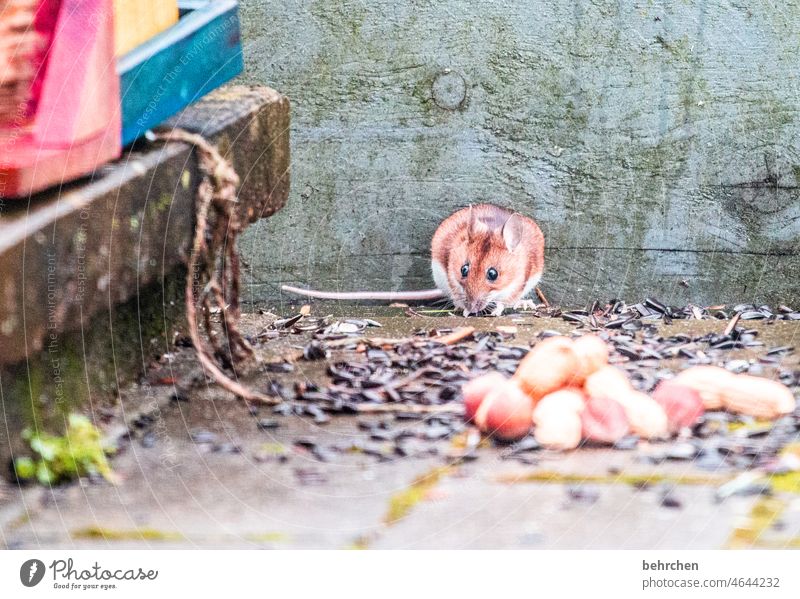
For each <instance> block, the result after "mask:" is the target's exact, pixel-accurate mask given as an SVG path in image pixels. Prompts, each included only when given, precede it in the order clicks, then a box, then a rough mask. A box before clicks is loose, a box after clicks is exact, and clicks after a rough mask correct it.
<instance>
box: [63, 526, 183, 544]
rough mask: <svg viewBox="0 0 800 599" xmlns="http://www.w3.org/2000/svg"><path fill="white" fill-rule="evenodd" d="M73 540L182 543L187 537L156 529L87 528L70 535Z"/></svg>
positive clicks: (74, 531)
mask: <svg viewBox="0 0 800 599" xmlns="http://www.w3.org/2000/svg"><path fill="white" fill-rule="evenodd" d="M70 536H71V537H72V538H73V539H91V540H95V539H102V540H104V541H181V540H183V539H184V538H185V537H184V536H183V535H182V534H180V533H177V532H166V531H161V530H157V529H154V528H134V529H130V530H117V529H112V528H103V527H101V526H87V527H86V528H79V529H77V530H73V531H72V532H71V533H70Z"/></svg>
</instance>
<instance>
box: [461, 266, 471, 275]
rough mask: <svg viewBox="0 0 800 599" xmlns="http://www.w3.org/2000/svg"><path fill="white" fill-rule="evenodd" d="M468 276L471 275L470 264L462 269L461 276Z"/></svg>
mask: <svg viewBox="0 0 800 599" xmlns="http://www.w3.org/2000/svg"><path fill="white" fill-rule="evenodd" d="M468 274H469V263H467V264H465V265H464V266H462V267H461V276H462V277H464V278H466V277H467V275H468Z"/></svg>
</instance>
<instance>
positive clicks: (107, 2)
mask: <svg viewBox="0 0 800 599" xmlns="http://www.w3.org/2000/svg"><path fill="white" fill-rule="evenodd" d="M48 2H49V0H45V2H44V3H43V5H42V6H41V7H40V10H43V9H44V10H45V12H44V15H46V16H45V17H43V18H42V19H41V20H39V19H38V13H37V28H38V27H39V26H42V24H46V23H47V18H48V17H50V18H51V17H52V14H53V12H52V7H53V6H55V7H57V19H55V21H52V19H51V22H50V26H51V27H52V26H53V25H54V26H55V29H54V31H53V34H52V38H51V43H50V44H49V47H48V52H47V57H46V62H45V64H44V70H43V72H42V74H41V76H40V78H39V80H40V82H39V83H35V84H34V86H33V90H34V92H36V93H38V97H34V98H33V100H32V102H31V103H30V105H32V106H35V111H34V113H33V114H32V115H31V117H30V119H29V124H28V125H27V126H25V125H22V126H20V124H19V123H17V124H16V125H15V124H12V125H6V126H5V127H4V128H3V127H1V126H0V197H22V196H27V195H30V194H31V193H34V192H36V191H40V190H42V189H45V188H46V187H50V186H52V185H55V184H59V183H61V182H64V181H68V180H71V179H74V178H76V177H80V176H84V175H87V174H90V173H92V172H93V171H94V170H95V169H96V168H97V167H98V166H99V165H101V164H103V163H105V162H107V161H109V160H113V159H114V158H117V157H118V156H119V155H120V152H121V145H120V144H121V142H120V101H119V78H118V77H117V74H116V62H115V58H114V39H113V34H114V28H113V11H112V1H111V0H56V2H54V3H52V4H48ZM59 4H60V7H59V6H58V5H59ZM7 120H8V119H0V122H2V121H7Z"/></svg>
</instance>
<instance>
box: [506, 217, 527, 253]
mask: <svg viewBox="0 0 800 599" xmlns="http://www.w3.org/2000/svg"><path fill="white" fill-rule="evenodd" d="M521 239H522V217H521V216H520V215H519V214H517V213H516V212H515V213H514V214H512V215H511V216H509V217H508V220H507V221H506V222H505V224H504V225H503V241H505V243H506V248H508V251H509V252H513V251H514V249H515V248H516V247H517V246H518V245H519V242H520V240H521Z"/></svg>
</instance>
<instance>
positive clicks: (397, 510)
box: [383, 466, 453, 525]
mask: <svg viewBox="0 0 800 599" xmlns="http://www.w3.org/2000/svg"><path fill="white" fill-rule="evenodd" d="M452 469H453V467H452V466H440V467H438V468H434V469H433V470H431V471H430V472H427V473H426V474H423V475H422V476H420V477H419V478H416V479H415V480H414V482H412V483H411V485H410V486H409V487H408V488H406V489H403V490H402V491H400V492H398V493H395V494H394V495H392V497H391V499H389V509H388V510H387V512H386V515H385V516H384V517H383V521H384V523H385V524H388V525H392V524H395V523H396V522H398V521H399V520H402V519H403V518H405V517H406V516H407V515H408V514H409V513H410V512H411V510H412V509H414V506H415V505H417V504H418V503H419V502H420V501H422V500H423V499H425V497H426V496H427V494H428V493H429V492H430V491H431V489H433V488H434V487H435V486H436V485H437V484H438V483H439V481H440V480H441V478H442V477H443V476H445V475H447V474H448V473H449V472H451V471H452Z"/></svg>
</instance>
